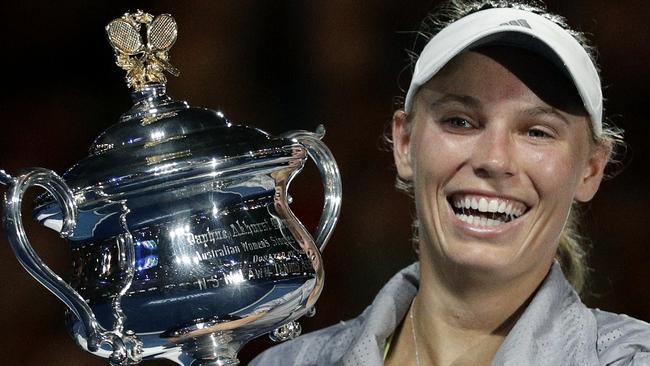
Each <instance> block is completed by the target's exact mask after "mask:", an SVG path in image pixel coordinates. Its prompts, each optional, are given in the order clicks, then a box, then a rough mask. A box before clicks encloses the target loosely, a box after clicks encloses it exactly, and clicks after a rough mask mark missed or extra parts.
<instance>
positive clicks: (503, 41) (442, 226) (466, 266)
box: [253, 1, 650, 366]
mask: <svg viewBox="0 0 650 366" xmlns="http://www.w3.org/2000/svg"><path fill="white" fill-rule="evenodd" d="M430 24H433V28H434V31H433V33H435V36H434V37H432V38H431V40H430V41H429V43H428V44H427V45H426V47H425V48H424V50H423V51H422V52H421V54H420V56H419V58H418V60H417V63H416V66H415V69H414V74H413V77H412V81H411V85H410V87H409V90H408V93H407V95H406V99H405V104H404V108H403V109H400V110H398V111H396V112H395V114H394V116H393V122H392V142H393V153H394V159H395V164H396V167H397V172H398V186H399V187H400V188H402V189H404V190H405V191H407V192H408V193H409V194H411V195H412V197H413V198H414V200H415V207H416V217H417V221H416V223H417V225H416V227H417V229H418V230H417V238H416V241H415V242H416V251H417V252H418V255H419V263H416V264H414V265H412V266H410V267H407V268H406V269H404V270H402V271H401V272H399V273H398V274H397V275H396V276H395V277H393V279H391V280H390V281H389V282H388V284H387V285H386V286H385V287H384V288H383V289H382V291H381V292H380V293H379V294H378V295H377V297H376V299H375V301H374V302H373V304H372V305H371V306H370V307H368V308H367V309H366V311H364V313H363V314H361V315H360V316H359V317H358V318H356V319H353V320H351V321H347V322H343V323H341V324H338V325H335V326H333V327H330V328H327V329H324V330H321V331H318V332H315V333H311V334H308V335H306V336H303V337H299V338H298V339H296V340H294V341H292V342H289V343H286V344H283V345H281V346H279V347H276V348H274V349H272V350H270V351H268V352H266V353H264V354H262V355H261V356H260V357H258V358H257V359H256V360H255V361H254V362H253V364H256V365H265V366H266V365H330V364H342V365H381V364H386V365H417V366H420V365H489V364H492V365H650V325H649V324H647V323H644V322H642V321H638V320H635V319H632V318H629V317H626V316H621V315H615V314H611V313H607V312H603V311H600V310H592V309H589V308H587V307H586V306H585V305H584V304H583V303H582V302H581V301H580V298H579V297H578V295H577V292H576V289H577V290H580V288H581V286H582V285H583V283H584V276H585V266H584V260H583V252H582V251H581V249H580V247H579V243H578V241H577V239H576V238H577V235H576V234H575V232H574V230H573V220H574V219H573V214H572V212H573V211H572V206H573V205H574V204H575V203H580V202H587V201H589V200H591V199H592V197H593V196H594V195H595V193H596V191H597V190H598V187H599V185H600V182H601V180H602V178H603V175H604V170H605V167H606V165H607V163H608V161H609V160H610V156H611V155H612V150H613V149H614V147H615V145H616V144H617V141H618V138H619V136H620V133H619V132H618V131H617V130H616V129H614V128H612V127H610V126H607V125H606V124H603V121H602V92H601V86H600V79H599V76H598V71H597V68H596V66H595V65H594V62H593V60H592V57H591V56H590V54H589V52H591V50H590V49H589V47H588V46H586V43H585V41H584V38H583V37H582V35H580V34H579V33H577V32H574V31H572V30H569V29H568V27H567V26H566V24H565V23H564V21H563V19H561V18H560V17H557V16H553V15H548V14H546V13H545V11H544V10H543V9H541V8H539V7H537V6H532V5H527V4H522V3H513V2H505V1H503V2H501V1H474V2H461V1H452V2H451V3H449V4H447V5H446V6H445V7H443V8H441V9H440V10H439V11H438V12H437V13H436V14H435V15H434V16H433V17H432V18H431V19H430ZM436 29H437V30H436Z"/></svg>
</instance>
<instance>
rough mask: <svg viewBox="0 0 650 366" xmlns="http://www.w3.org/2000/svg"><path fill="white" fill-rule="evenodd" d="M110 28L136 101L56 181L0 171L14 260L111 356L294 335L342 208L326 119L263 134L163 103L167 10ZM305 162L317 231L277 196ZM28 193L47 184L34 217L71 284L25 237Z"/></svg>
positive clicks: (229, 357) (215, 348) (198, 359)
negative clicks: (314, 175)
mask: <svg viewBox="0 0 650 366" xmlns="http://www.w3.org/2000/svg"><path fill="white" fill-rule="evenodd" d="M106 31H107V34H108V38H109V41H110V43H111V45H112V46H113V48H114V50H115V51H116V56H117V64H118V65H119V66H121V67H122V68H124V69H125V70H126V71H127V81H128V84H129V86H131V87H132V88H133V89H134V91H133V93H132V97H133V101H134V105H133V107H132V108H131V109H130V110H129V111H128V112H126V113H125V114H124V115H122V117H121V118H120V121H119V123H117V124H115V125H113V126H111V127H109V128H108V129H107V130H106V131H104V132H103V133H102V134H101V135H100V136H99V137H98V138H97V139H96V140H95V142H94V143H93V145H92V147H91V148H90V153H89V155H88V156H87V157H86V158H84V159H83V160H81V161H80V162H78V163H77V164H76V165H74V166H73V167H72V168H70V169H69V170H68V171H67V172H66V173H65V174H64V175H63V177H59V176H58V175H57V174H55V173H54V172H52V171H50V170H46V169H41V168H35V169H29V170H26V171H23V172H22V173H20V174H19V175H17V176H15V177H11V176H9V175H8V174H6V173H5V172H4V171H1V170H0V183H2V184H4V185H6V186H8V191H7V193H6V196H5V200H4V202H3V206H4V213H3V221H4V228H5V230H6V234H7V237H8V239H9V243H10V244H11V246H12V249H13V251H14V253H15V255H16V257H17V258H18V260H19V261H20V263H21V264H22V265H23V266H24V267H25V269H26V270H27V271H28V272H29V273H30V274H31V275H32V276H34V277H35V278H36V279H37V280H38V281H39V282H40V283H41V284H43V285H44V286H45V287H46V288H47V289H48V290H50V291H51V292H52V293H54V294H55V295H56V296H57V297H58V298H59V299H60V300H61V301H63V302H64V303H65V305H66V306H67V308H68V309H67V314H66V320H67V326H68V329H69V331H70V333H71V335H72V336H73V338H74V339H75V340H76V342H77V343H78V344H79V345H80V346H81V347H83V348H84V349H85V350H87V351H88V352H91V353H93V354H96V355H99V356H101V357H106V358H108V359H109V362H110V364H111V365H132V364H137V363H139V362H140V361H142V360H147V359H155V358H167V359H170V360H173V361H175V362H176V363H178V364H180V365H194V366H198V365H237V364H238V361H237V352H238V351H239V349H240V348H241V347H242V346H243V345H244V344H245V343H246V342H248V341H249V340H251V339H252V338H254V337H257V336H260V335H262V334H265V333H270V334H271V336H272V338H273V339H275V340H279V341H281V340H286V339H290V338H292V337H294V336H296V335H298V334H299V333H300V326H299V324H298V323H296V322H295V320H296V319H298V318H299V317H301V316H303V315H306V314H309V313H310V312H312V311H313V307H314V303H315V302H316V300H317V299H318V297H319V295H320V293H321V290H322V288H323V275H324V274H323V265H322V259H321V254H320V253H321V251H322V250H323V248H324V247H325V244H326V243H327V241H328V239H329V237H330V234H331V232H332V229H333V228H334V225H335V223H336V220H337V218H338V215H339V211H340V204H341V182H340V175H339V171H338V168H337V166H336V163H335V161H334V159H333V158H332V155H331V153H330V151H329V150H328V148H327V147H326V146H325V145H324V144H323V143H322V142H321V141H320V140H321V138H322V137H323V133H324V132H323V130H322V128H319V131H317V132H316V133H311V132H307V131H293V132H288V133H285V134H283V135H280V136H275V137H274V136H270V135H268V134H267V133H265V132H263V131H261V130H258V129H254V128H250V127H246V126H241V125H237V124H234V123H232V122H230V121H229V120H228V119H227V118H226V117H225V116H224V115H223V114H221V113H220V112H216V111H213V110H209V109H204V108H195V107H191V106H190V105H188V104H187V103H186V102H179V101H175V100H173V99H171V98H170V97H168V96H167V94H166V91H165V82H166V80H165V76H164V74H163V72H164V71H168V72H170V73H172V74H176V73H177V72H178V71H177V70H176V69H175V68H174V67H173V66H172V65H171V64H170V63H169V61H168V56H167V51H168V50H169V49H170V48H171V46H172V45H173V43H174V41H175V40H176V32H177V27H176V23H175V21H174V19H173V18H172V17H171V16H169V15H159V16H157V17H153V16H151V15H149V14H146V13H143V12H141V11H138V12H136V13H134V14H125V15H124V16H123V17H121V18H119V19H116V20H114V21H112V22H111V23H110V24H109V25H108V26H107V27H106ZM307 157H311V158H312V160H313V161H314V162H315V164H316V165H317V167H318V169H319V171H320V173H321V176H322V179H323V187H324V194H325V200H324V209H323V213H322V216H321V219H320V222H319V225H318V227H317V229H316V234H315V239H314V238H313V237H312V235H311V234H310V233H309V232H308V231H307V230H306V229H305V228H304V226H303V225H302V224H301V223H300V221H299V220H298V219H297V218H296V217H295V216H294V214H293V213H292V211H291V209H290V207H289V203H290V199H289V197H288V193H287V192H288V187H289V184H290V182H291V180H292V179H293V177H294V176H295V175H296V174H297V173H298V172H300V170H301V169H302V167H303V165H304V164H305V162H306V160H307ZM32 186H39V187H42V188H44V189H45V190H46V191H47V193H46V194H44V195H42V196H41V197H39V198H38V199H37V202H36V207H35V209H34V217H35V218H36V219H37V220H38V221H39V222H40V223H42V224H43V225H45V226H46V227H49V228H52V229H54V230H56V231H58V232H60V233H61V235H62V236H63V237H65V238H66V239H67V240H68V243H69V244H70V247H71V252H72V278H71V279H70V281H69V283H68V282H66V281H64V280H62V279H61V278H60V277H59V276H57V275H56V274H55V273H54V272H52V271H51V270H50V269H49V268H48V267H47V266H46V265H45V264H44V263H43V262H42V261H41V259H40V258H39V257H38V255H37V254H36V252H35V251H34V250H33V249H32V246H31V244H30V243H29V241H28V240H27V236H26V234H25V231H24V228H23V224H22V218H21V206H22V201H23V194H24V193H25V191H26V190H27V189H28V188H30V187H32Z"/></svg>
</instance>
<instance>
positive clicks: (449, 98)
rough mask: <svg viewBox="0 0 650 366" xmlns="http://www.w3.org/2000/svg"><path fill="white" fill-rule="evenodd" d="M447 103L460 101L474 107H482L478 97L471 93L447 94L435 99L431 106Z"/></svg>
mask: <svg viewBox="0 0 650 366" xmlns="http://www.w3.org/2000/svg"><path fill="white" fill-rule="evenodd" d="M447 103H460V104H463V105H467V106H469V107H471V108H474V109H476V108H478V107H480V105H481V102H480V101H479V100H478V99H476V98H474V97H471V96H469V95H458V94H445V95H443V96H442V97H440V98H438V99H436V100H434V101H433V103H431V106H432V107H438V106H440V105H443V104H447Z"/></svg>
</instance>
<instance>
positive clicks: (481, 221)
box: [457, 214, 505, 227]
mask: <svg viewBox="0 0 650 366" xmlns="http://www.w3.org/2000/svg"><path fill="white" fill-rule="evenodd" d="M457 217H458V219H459V220H460V221H463V222H466V223H468V224H470V225H475V226H486V227H492V226H499V225H502V224H505V222H504V221H501V220H493V219H488V218H486V217H480V216H474V215H463V214H461V215H457Z"/></svg>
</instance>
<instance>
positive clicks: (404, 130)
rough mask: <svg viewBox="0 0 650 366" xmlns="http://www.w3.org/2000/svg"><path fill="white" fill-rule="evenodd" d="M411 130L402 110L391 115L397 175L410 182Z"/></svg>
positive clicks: (411, 172) (411, 168)
mask: <svg viewBox="0 0 650 366" xmlns="http://www.w3.org/2000/svg"><path fill="white" fill-rule="evenodd" d="M411 129H412V126H409V121H408V120H407V114H406V112H404V111H403V110H401V109H400V110H397V111H395V113H393V158H394V159H395V166H396V167H397V175H399V177H400V178H402V179H404V180H412V178H413V165H412V162H411V148H410V144H411Z"/></svg>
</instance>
